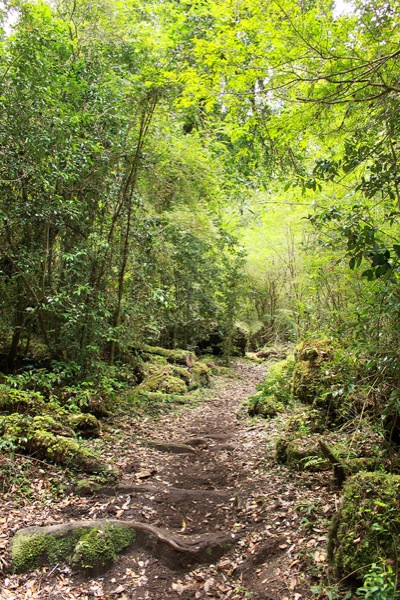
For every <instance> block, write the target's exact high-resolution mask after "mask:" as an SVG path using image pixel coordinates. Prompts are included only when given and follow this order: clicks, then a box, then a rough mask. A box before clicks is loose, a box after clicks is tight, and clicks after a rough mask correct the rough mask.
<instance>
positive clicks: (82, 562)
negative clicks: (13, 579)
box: [11, 525, 136, 572]
mask: <svg viewBox="0 0 400 600" xmlns="http://www.w3.org/2000/svg"><path fill="white" fill-rule="evenodd" d="M36 530H37V533H36ZM135 538H136V532H135V530H134V529H131V528H128V527H123V526H113V525H110V526H108V525H106V526H105V527H103V528H98V527H95V528H91V529H85V528H80V529H76V530H73V531H65V532H61V533H59V534H54V535H53V534H46V533H43V532H42V531H41V530H40V529H39V528H32V532H31V533H30V532H28V533H22V534H16V536H15V537H14V539H13V541H12V544H11V556H12V564H13V569H14V570H15V571H19V572H21V571H28V570H31V569H35V568H37V567H39V566H41V565H44V564H56V563H58V562H61V561H65V562H72V563H73V564H74V565H75V566H78V567H80V568H82V569H84V570H92V569H97V568H100V569H104V568H105V567H108V566H110V565H111V564H112V563H113V562H114V561H115V558H116V556H117V555H118V554H119V553H121V552H123V551H124V550H125V549H126V548H128V547H129V546H130V545H132V544H133V542H134V541H135Z"/></svg>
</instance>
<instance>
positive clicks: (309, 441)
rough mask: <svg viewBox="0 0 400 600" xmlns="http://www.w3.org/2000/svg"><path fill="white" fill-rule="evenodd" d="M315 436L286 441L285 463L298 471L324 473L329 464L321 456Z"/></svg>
mask: <svg viewBox="0 0 400 600" xmlns="http://www.w3.org/2000/svg"><path fill="white" fill-rule="evenodd" d="M318 439H319V437H317V436H301V437H297V438H294V439H291V440H289V441H288V443H287V446H286V463H287V465H288V466H290V467H292V468H293V469H296V470H298V471H303V470H307V471H325V470H327V469H329V468H330V464H329V462H328V461H327V460H326V459H324V457H323V456H322V453H321V450H320V448H319V446H318Z"/></svg>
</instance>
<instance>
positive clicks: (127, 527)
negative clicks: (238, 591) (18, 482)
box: [11, 519, 233, 571]
mask: <svg viewBox="0 0 400 600" xmlns="http://www.w3.org/2000/svg"><path fill="white" fill-rule="evenodd" d="M232 543H233V536H232V535H228V534H224V533H217V534H204V535H200V536H179V535H174V534H171V533H169V532H168V531H166V530H164V529H161V528H159V527H154V526H153V525H149V524H147V523H140V522H136V521H118V520H116V519H106V520H98V521H97V520H85V521H76V522H71V523H64V524H59V525H48V526H45V527H27V528H25V529H21V530H19V531H18V532H17V533H16V535H15V536H14V539H13V541H12V544H11V555H12V560H13V567H14V569H15V570H16V571H27V570H30V569H33V568H36V567H38V566H40V565H43V564H49V563H50V564H53V563H55V562H59V561H61V560H64V561H67V562H70V563H72V564H75V565H77V566H80V567H83V568H84V569H90V570H93V569H94V570H99V569H100V570H101V569H104V568H107V567H108V566H110V564H112V562H114V560H115V558H116V555H117V554H118V553H119V552H122V551H123V550H125V549H126V548H128V547H130V546H133V545H135V546H139V547H143V548H145V549H146V550H148V551H150V552H151V553H152V554H153V555H155V556H156V557H158V558H160V559H162V560H164V561H166V562H168V563H170V564H172V565H174V566H180V565H181V564H182V557H184V559H183V560H184V561H185V560H186V561H189V562H196V561H208V562H209V561H211V562H212V561H214V560H215V559H217V558H219V557H220V556H222V554H223V553H224V552H226V551H227V550H228V549H229V548H230V546H231V545H232ZM96 561H97V563H96Z"/></svg>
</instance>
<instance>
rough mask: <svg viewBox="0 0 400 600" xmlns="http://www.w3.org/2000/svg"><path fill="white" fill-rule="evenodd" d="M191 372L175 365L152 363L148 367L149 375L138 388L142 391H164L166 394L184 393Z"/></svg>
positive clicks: (186, 389)
mask: <svg viewBox="0 0 400 600" xmlns="http://www.w3.org/2000/svg"><path fill="white" fill-rule="evenodd" d="M189 381H190V373H189V372H188V370H187V369H183V368H182V367H176V366H175V365H169V364H165V365H159V364H151V365H149V366H148V367H147V376H146V377H145V379H144V380H143V381H142V383H141V384H140V385H139V386H138V387H137V388H136V389H137V391H138V392H139V393H140V392H162V393H165V394H184V393H185V392H187V391H188V386H187V384H188V383H189Z"/></svg>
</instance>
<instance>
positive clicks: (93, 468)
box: [0, 413, 110, 473]
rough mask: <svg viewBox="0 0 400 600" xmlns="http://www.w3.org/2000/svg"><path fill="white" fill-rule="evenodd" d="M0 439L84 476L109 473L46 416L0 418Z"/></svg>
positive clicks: (108, 469) (69, 430)
mask: <svg viewBox="0 0 400 600" xmlns="http://www.w3.org/2000/svg"><path fill="white" fill-rule="evenodd" d="M0 436H1V437H2V438H3V439H4V440H8V441H11V442H12V443H13V444H14V446H16V447H17V448H18V449H19V450H21V451H22V452H25V453H27V454H34V455H35V457H36V458H40V459H46V460H50V461H51V462H55V463H58V464H62V465H65V466H68V467H70V468H72V469H76V470H79V471H85V472H87V473H104V472H108V471H110V468H109V466H108V464H107V463H105V462H104V461H102V460H101V459H100V458H99V457H98V456H96V455H95V454H93V453H92V452H90V451H89V450H87V449H86V448H84V447H82V445H81V444H80V443H79V442H78V441H77V440H76V439H75V433H74V432H73V430H72V429H71V428H69V427H66V426H64V425H63V424H62V423H59V422H57V421H56V420H55V419H53V418H52V417H49V416H47V415H44V416H36V417H31V416H29V415H25V414H24V415H20V414H18V413H14V414H12V415H8V416H5V417H2V418H0Z"/></svg>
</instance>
